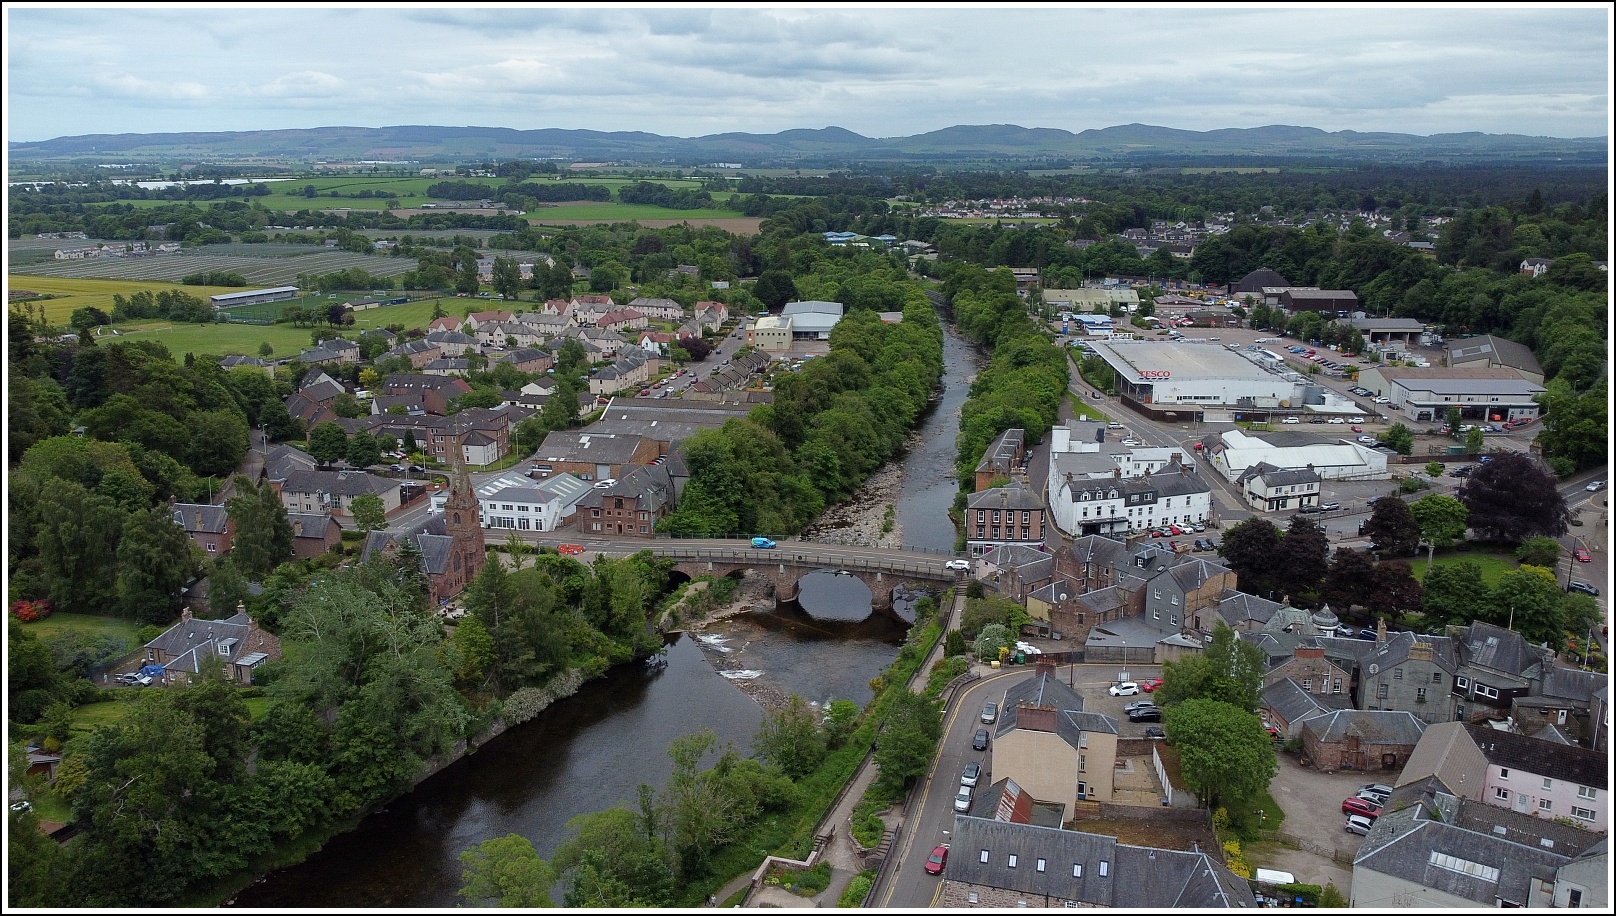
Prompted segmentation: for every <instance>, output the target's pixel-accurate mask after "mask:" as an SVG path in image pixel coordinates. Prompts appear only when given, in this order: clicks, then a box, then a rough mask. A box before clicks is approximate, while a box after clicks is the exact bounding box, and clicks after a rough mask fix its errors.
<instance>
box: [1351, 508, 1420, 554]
mask: <svg viewBox="0 0 1616 916" xmlns="http://www.w3.org/2000/svg"><path fill="white" fill-rule="evenodd" d="M1364 534H1365V535H1367V536H1368V537H1369V540H1370V543H1371V544H1372V545H1373V549H1374V551H1375V552H1376V553H1379V554H1382V555H1384V556H1390V557H1407V556H1413V554H1414V551H1415V549H1416V548H1418V547H1419V545H1420V523H1419V522H1417V521H1415V520H1414V513H1413V512H1411V511H1409V508H1408V503H1405V502H1403V501H1402V500H1400V499H1398V498H1397V497H1395V496H1382V497H1381V498H1380V499H1378V500H1376V501H1375V509H1374V511H1373V512H1371V513H1369V520H1368V521H1367V522H1365V523H1364Z"/></svg>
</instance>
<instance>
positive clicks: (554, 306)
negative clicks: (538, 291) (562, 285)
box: [528, 299, 572, 318]
mask: <svg viewBox="0 0 1616 916" xmlns="http://www.w3.org/2000/svg"><path fill="white" fill-rule="evenodd" d="M571 311H572V303H570V302H568V301H567V300H565V299H546V300H544V308H543V309H542V310H541V314H544V315H553V316H556V317H558V318H565V317H567V314H568V313H569V312H571ZM528 314H530V315H531V314H532V313H531V312H529V313H528Z"/></svg>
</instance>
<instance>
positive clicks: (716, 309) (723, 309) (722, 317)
mask: <svg viewBox="0 0 1616 916" xmlns="http://www.w3.org/2000/svg"><path fill="white" fill-rule="evenodd" d="M692 308H693V309H694V311H695V313H696V317H697V318H698V319H699V318H700V317H701V316H703V315H705V314H707V313H709V312H711V313H712V314H713V316H714V317H715V318H717V319H718V323H719V324H723V323H724V322H726V321H728V320H729V306H727V305H725V304H724V303H722V302H711V301H708V300H705V299H704V300H702V301H700V302H698V303H696V304H695V305H694V306H692ZM669 320H672V321H677V320H678V319H677V318H672V319H669Z"/></svg>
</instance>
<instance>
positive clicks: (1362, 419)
mask: <svg viewBox="0 0 1616 916" xmlns="http://www.w3.org/2000/svg"><path fill="white" fill-rule="evenodd" d="M1347 422H1348V423H1368V422H1369V421H1368V420H1365V419H1364V418H1363V417H1353V418H1352V419H1351V420H1348V421H1347Z"/></svg>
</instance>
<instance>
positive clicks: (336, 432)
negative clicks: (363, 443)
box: [309, 421, 348, 465]
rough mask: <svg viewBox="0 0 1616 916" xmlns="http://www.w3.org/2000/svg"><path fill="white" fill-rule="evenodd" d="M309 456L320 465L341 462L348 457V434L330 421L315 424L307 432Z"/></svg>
mask: <svg viewBox="0 0 1616 916" xmlns="http://www.w3.org/2000/svg"><path fill="white" fill-rule="evenodd" d="M309 454H310V455H312V456H313V457H314V460H316V461H318V462H320V464H322V465H326V464H330V463H332V462H333V461H341V460H342V459H344V458H346V457H347V455H348V434H347V433H346V432H343V430H342V427H341V426H338V425H337V424H335V423H332V422H330V421H327V422H325V423H316V424H315V425H314V428H313V429H311V430H309Z"/></svg>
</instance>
